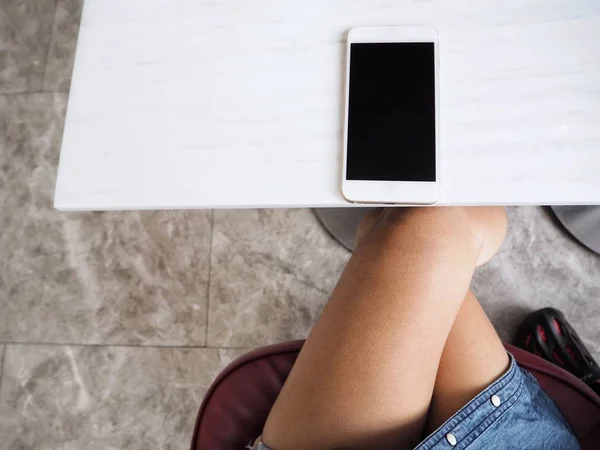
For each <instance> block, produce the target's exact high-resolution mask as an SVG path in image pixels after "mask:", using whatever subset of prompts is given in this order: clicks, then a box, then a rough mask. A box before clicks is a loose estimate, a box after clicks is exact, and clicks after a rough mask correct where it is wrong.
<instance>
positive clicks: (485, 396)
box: [417, 355, 523, 450]
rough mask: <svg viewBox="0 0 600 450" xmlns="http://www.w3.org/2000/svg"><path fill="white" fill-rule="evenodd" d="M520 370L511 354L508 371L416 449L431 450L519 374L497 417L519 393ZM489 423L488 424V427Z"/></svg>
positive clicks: (521, 380)
mask: <svg viewBox="0 0 600 450" xmlns="http://www.w3.org/2000/svg"><path fill="white" fill-rule="evenodd" d="M520 371H521V368H520V367H519V366H518V364H517V363H516V361H515V359H514V357H513V356H512V355H511V365H510V368H509V369H508V371H507V372H506V373H505V374H504V376H503V377H501V378H500V379H499V380H496V381H495V382H494V383H492V384H491V385H490V386H488V387H487V388H486V389H484V390H483V391H481V393H479V394H478V395H477V396H476V397H475V398H474V399H473V400H471V401H470V402H469V403H467V404H466V405H465V406H464V407H462V408H461V409H460V410H459V411H458V412H457V413H456V414H455V415H454V416H452V417H451V418H450V419H448V420H447V421H446V422H445V423H444V424H443V425H442V426H441V427H440V428H438V430H437V431H436V432H435V433H433V434H432V435H430V436H429V437H428V438H426V441H430V442H427V444H426V445H424V446H422V447H421V446H420V445H419V446H417V449H418V450H431V449H432V448H435V446H436V445H438V444H439V443H440V442H441V441H443V439H444V438H445V436H446V434H448V433H450V432H452V430H454V429H455V428H456V427H457V426H458V425H459V424H460V423H461V422H463V421H464V420H466V419H467V418H468V417H469V415H471V414H472V413H473V412H475V411H476V410H477V409H479V408H481V407H482V405H484V404H485V403H486V402H488V401H489V397H490V395H491V394H492V393H498V392H500V391H501V390H502V389H504V388H505V387H509V386H510V384H511V383H513V380H514V378H515V377H516V376H519V375H521V379H520V380H518V385H517V387H516V389H515V390H514V391H513V392H512V393H511V394H510V396H509V397H508V398H506V399H505V401H504V405H502V406H501V407H500V408H502V410H501V412H500V414H499V415H498V417H500V416H501V415H502V414H503V413H504V412H505V411H507V410H508V409H509V408H510V407H511V406H512V405H514V403H515V402H516V400H515V401H514V402H512V403H510V402H511V400H512V399H513V398H514V397H515V395H517V394H519V392H520V390H521V387H522V385H523V379H522V377H523V374H522V373H520ZM519 396H520V395H519ZM517 399H518V397H517ZM498 412H499V411H498V410H497V409H496V410H494V411H492V412H491V413H489V414H488V415H487V417H486V418H485V419H483V420H482V421H481V422H480V424H481V423H482V422H484V421H485V420H487V419H489V417H490V416H492V415H494V414H495V413H498ZM494 422H495V420H494V421H492V422H491V423H490V425H491V424H493V423H494ZM480 424H478V425H477V426H476V427H474V430H476V429H477V428H478V427H479V426H480ZM490 425H488V427H489V426H490ZM472 432H473V431H472ZM472 432H471V433H472ZM471 433H469V435H471ZM469 435H467V436H469ZM463 439H466V437H465V438H461V439H460V441H461V442H462V441H463Z"/></svg>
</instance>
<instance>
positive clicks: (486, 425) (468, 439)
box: [454, 380, 523, 450]
mask: <svg viewBox="0 0 600 450" xmlns="http://www.w3.org/2000/svg"><path fill="white" fill-rule="evenodd" d="M521 395H523V381H522V380H521V382H520V383H519V387H518V388H517V391H516V392H515V393H514V394H513V395H512V396H510V397H509V398H508V399H507V400H506V401H505V402H504V404H503V405H502V406H500V407H499V408H498V409H496V410H495V411H492V412H491V413H490V414H489V415H488V416H487V417H485V418H484V419H483V420H482V421H480V422H479V424H477V425H476V426H475V427H473V430H472V431H471V432H470V433H469V434H468V435H467V436H465V437H464V438H462V439H461V440H460V442H459V444H458V445H457V446H456V447H454V448H455V449H456V450H461V449H467V448H469V446H471V445H472V444H473V443H474V442H475V441H476V440H477V439H479V438H480V437H481V436H483V435H484V434H485V432H486V431H487V430H489V429H490V428H491V427H492V425H493V424H494V423H496V422H497V421H498V420H499V419H500V418H501V417H502V416H504V414H506V413H507V412H508V411H510V410H511V408H512V407H513V406H515V405H516V404H517V402H518V401H519V399H520V398H521Z"/></svg>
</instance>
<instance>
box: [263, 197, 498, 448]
mask: <svg viewBox="0 0 600 450" xmlns="http://www.w3.org/2000/svg"><path fill="white" fill-rule="evenodd" d="M503 218H504V212H503V210H501V209H487V208H431V209H414V210H409V211H398V210H385V211H384V212H383V213H381V214H380V215H379V216H371V218H370V220H368V221H367V222H366V224H365V225H364V226H363V229H362V230H361V232H360V233H359V234H360V235H359V239H358V241H359V243H358V246H357V248H356V250H355V252H354V254H353V256H352V258H351V259H350V261H349V263H348V265H347V267H346V269H345V270H344V273H343V274H342V277H341V279H340V281H339V283H338V285H337V287H336V288H335V290H334V292H333V294H332V295H331V298H330V300H329V302H328V304H327V305H326V307H325V309H324V311H323V313H322V315H321V317H320V319H319V320H318V322H317V324H316V325H315V327H314V328H313V330H312V331H311V333H310V335H309V337H308V339H307V341H306V344H305V346H304V348H303V350H302V352H301V353H300V355H299V357H298V360H297V362H296V364H295V366H294V368H293V370H292V372H291V373H290V376H289V378H288V380H287V382H286V384H285V386H284V388H283V389H282V392H281V394H280V395H279V398H278V399H277V401H276V402H275V405H274V407H273V409H272V411H271V414H270V415H269V418H268V420H267V423H266V425H265V429H264V434H263V439H264V442H265V443H266V444H267V445H269V446H271V447H273V448H275V449H277V450H288V449H290V450H291V449H303V448H307V449H308V448H310V449H331V448H380V449H385V448H394V449H398V448H412V447H413V446H414V445H415V444H416V443H417V442H418V441H419V440H420V439H421V437H422V433H423V429H424V425H425V421H426V419H427V414H428V410H429V406H430V402H431V398H432V393H433V389H434V384H435V382H436V377H437V373H438V366H439V364H440V358H441V355H442V351H443V350H444V346H445V345H446V341H447V339H448V335H449V333H450V330H451V328H452V325H453V323H454V320H455V318H456V316H457V314H458V311H459V309H460V308H461V305H462V302H463V299H464V298H465V296H466V294H467V291H468V287H469V283H470V281H471V277H472V275H473V271H474V269H475V267H476V265H477V264H479V263H481V262H483V261H485V260H487V259H489V258H490V257H491V255H493V253H494V252H495V251H496V249H497V247H498V245H499V242H500V241H501V239H502V238H501V237H500V238H498V237H497V235H498V234H502V236H503V231H502V232H501V233H498V230H497V229H498V225H497V224H498V222H501V221H502V220H504V219H503ZM496 241H498V242H496Z"/></svg>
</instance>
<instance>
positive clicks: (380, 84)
mask: <svg viewBox="0 0 600 450" xmlns="http://www.w3.org/2000/svg"><path fill="white" fill-rule="evenodd" d="M435 107H436V105H435V53H434V44H433V42H408V43H396V42H394V43H368V44H362V43H361V44H350V85H349V102H348V141H347V152H348V154H347V160H346V179H347V180H374V181H423V182H432V181H436V158H435V155H436V152H435V150H436V149H435V146H436V136H435V133H436V129H435V117H436V114H435Z"/></svg>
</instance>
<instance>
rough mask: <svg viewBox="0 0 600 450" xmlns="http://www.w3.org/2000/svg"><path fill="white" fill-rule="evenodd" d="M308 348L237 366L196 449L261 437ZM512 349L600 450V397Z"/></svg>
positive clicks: (274, 351) (210, 400)
mask: <svg viewBox="0 0 600 450" xmlns="http://www.w3.org/2000/svg"><path fill="white" fill-rule="evenodd" d="M303 344H304V341H293V342H286V343H283V344H277V345H272V346H269V347H264V348H261V349H258V350H255V351H253V352H250V353H248V354H246V355H244V356H242V357H240V358H238V359H237V360H236V361H234V362H233V363H231V364H230V365H229V366H228V367H227V368H226V369H225V370H224V371H223V372H222V373H221V374H220V375H219V376H218V377H217V379H216V380H215V381H214V383H213V384H212V386H211V387H210V389H209V390H208V392H207V393H206V396H205V397H204V401H203V402H202V405H201V406H200V411H199V412H198V418H197V419H196V428H195V430H194V436H193V438H192V447H191V448H192V450H230V449H231V450H234V449H235V450H239V449H243V448H245V447H246V446H247V445H248V444H250V443H251V442H252V441H253V440H254V439H255V438H256V437H257V436H259V435H260V434H261V432H262V428H263V426H264V424H265V421H266V420H267V416H268V414H269V411H270V410H271V407H272V406H273V403H274V402H275V399H276V398H277V395H278V394H279V391H280V390H281V388H282V386H283V383H284V382H285V380H286V378H287V376H288V374H289V373H290V370H291V369H292V366H293V365H294V363H295V361H296V358H297V357H298V353H299V352H300V349H301V348H302V345H303ZM506 348H507V349H508V350H509V351H510V352H511V353H512V354H513V355H514V356H515V358H516V360H517V361H518V363H519V364H520V365H521V367H524V368H525V369H527V370H528V371H529V372H531V373H532V374H533V375H534V376H535V377H536V378H537V380H538V382H539V383H540V385H541V386H542V388H543V389H544V390H545V391H546V392H547V393H548V395H550V397H552V399H553V400H554V402H555V403H556V404H557V405H558V407H559V408H560V409H561V411H562V413H563V414H564V416H565V417H566V419H567V421H568V422H569V423H570V424H571V426H572V428H573V430H574V431H575V434H576V435H577V437H578V438H579V441H580V442H581V445H582V447H583V449H584V450H598V449H600V397H598V395H597V394H596V393H595V392H594V391H592V390H591V389H590V388H589V387H588V386H587V385H586V384H585V383H583V382H582V381H580V380H579V379H577V378H575V377H574V376H573V375H571V374H570V373H568V372H566V371H564V370H563V369H561V368H559V367H557V366H555V365H554V364H552V363H550V362H548V361H546V360H543V359H541V358H538V357H537V356H535V355H532V354H531V353H527V352H525V351H524V350H521V349H518V348H516V347H513V346H511V345H506Z"/></svg>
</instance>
